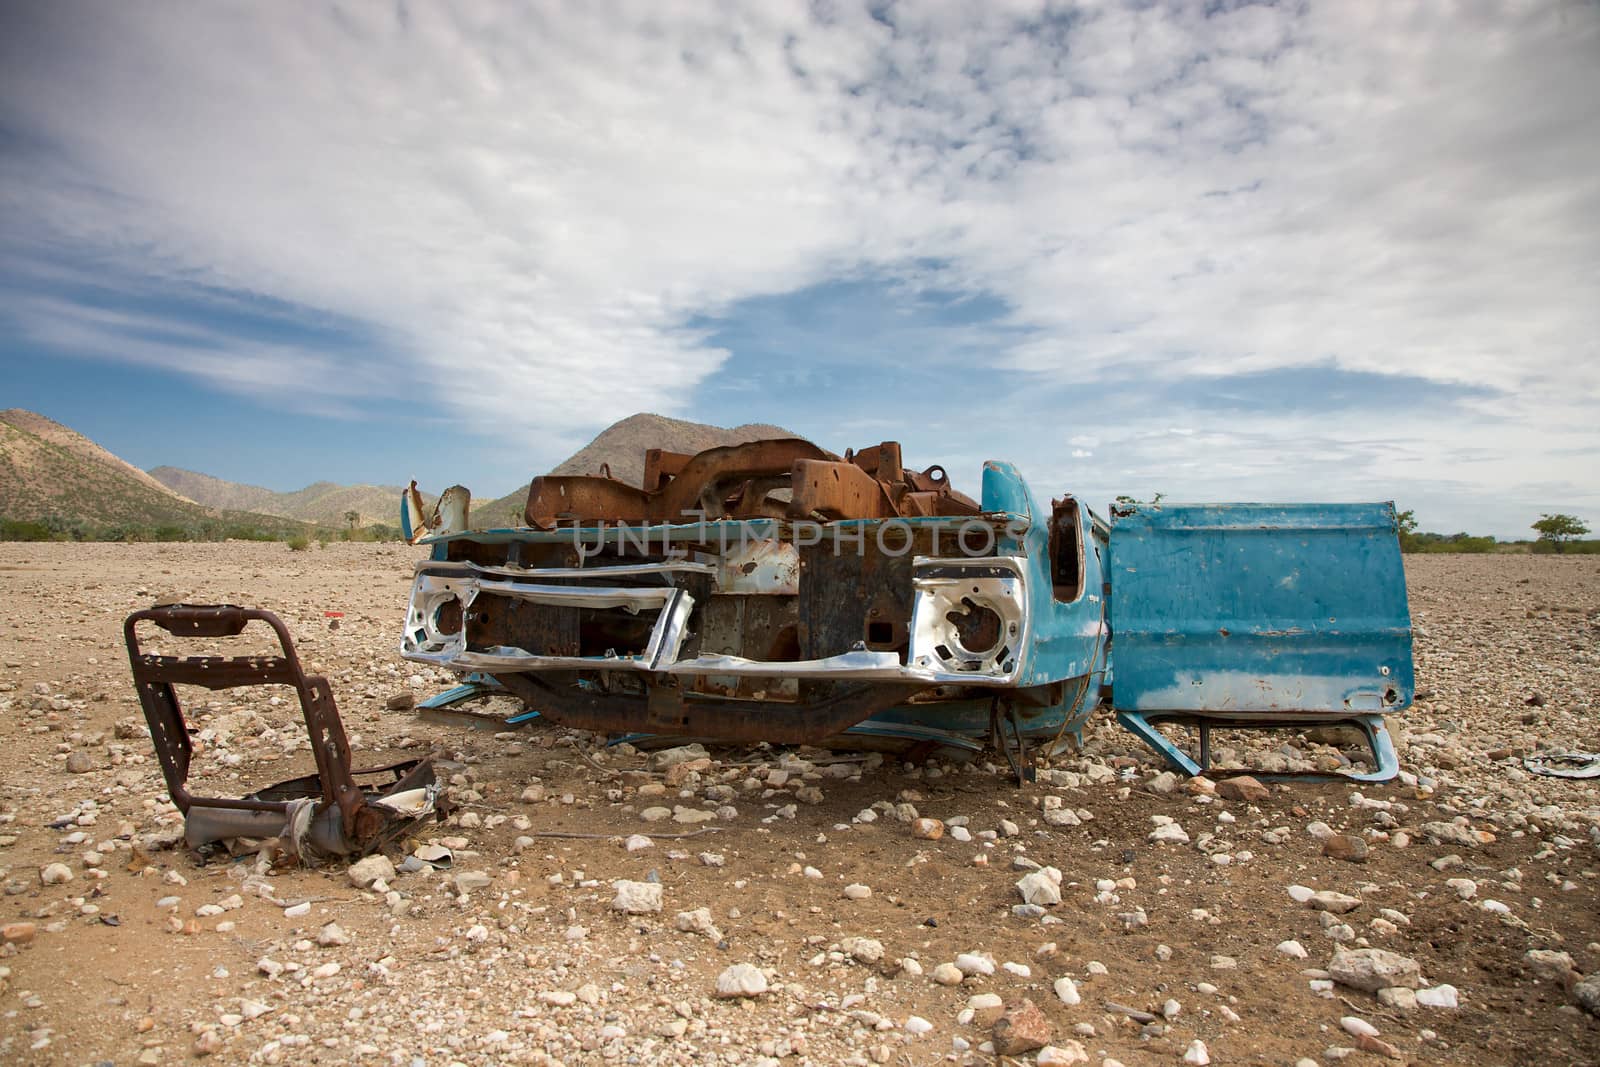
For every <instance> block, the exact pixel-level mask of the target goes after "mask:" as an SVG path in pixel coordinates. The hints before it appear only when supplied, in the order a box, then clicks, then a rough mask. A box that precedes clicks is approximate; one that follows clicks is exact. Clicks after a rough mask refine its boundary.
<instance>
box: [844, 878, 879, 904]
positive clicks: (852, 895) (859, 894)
mask: <svg viewBox="0 0 1600 1067" xmlns="http://www.w3.org/2000/svg"><path fill="white" fill-rule="evenodd" d="M844 896H845V899H846V900H866V899H867V898H868V897H870V896H872V889H871V888H870V887H869V886H864V885H862V884H861V883H860V882H852V883H850V884H849V885H847V886H845V887H844Z"/></svg>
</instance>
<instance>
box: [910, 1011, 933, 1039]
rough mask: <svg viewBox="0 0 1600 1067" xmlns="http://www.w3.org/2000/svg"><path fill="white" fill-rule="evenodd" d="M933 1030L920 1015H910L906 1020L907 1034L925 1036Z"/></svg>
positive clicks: (930, 1024) (931, 1025)
mask: <svg viewBox="0 0 1600 1067" xmlns="http://www.w3.org/2000/svg"><path fill="white" fill-rule="evenodd" d="M932 1029H933V1024H932V1023H930V1022H929V1021H928V1020H926V1019H924V1018H923V1017H922V1016H920V1015H912V1016H910V1017H908V1018H907V1019H906V1025H905V1030H906V1033H908V1034H925V1033H927V1032H928V1031H930V1030H932Z"/></svg>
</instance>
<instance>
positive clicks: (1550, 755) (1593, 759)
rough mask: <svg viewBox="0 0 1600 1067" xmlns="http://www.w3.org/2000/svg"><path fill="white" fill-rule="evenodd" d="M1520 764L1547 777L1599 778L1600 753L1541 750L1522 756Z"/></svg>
mask: <svg viewBox="0 0 1600 1067" xmlns="http://www.w3.org/2000/svg"><path fill="white" fill-rule="evenodd" d="M1522 765H1523V766H1524V767H1526V768H1527V769H1528V770H1529V771H1532V772H1533V773H1534V774H1542V775H1544V776H1545V777H1547V778H1600V755H1596V754H1595V753H1593V752H1543V753H1540V754H1539V755H1537V756H1524V757H1523V758H1522Z"/></svg>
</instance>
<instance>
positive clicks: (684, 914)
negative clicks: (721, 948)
mask: <svg viewBox="0 0 1600 1067" xmlns="http://www.w3.org/2000/svg"><path fill="white" fill-rule="evenodd" d="M673 925H675V926H676V927H677V928H678V929H679V930H681V931H683V932H684V933H686V934H704V935H706V936H707V937H709V938H710V939H711V940H713V941H721V940H722V931H721V930H719V929H717V924H716V921H715V919H713V918H712V915H711V909H710V908H696V909H694V910H693V911H680V912H678V914H677V916H676V918H674V920H673Z"/></svg>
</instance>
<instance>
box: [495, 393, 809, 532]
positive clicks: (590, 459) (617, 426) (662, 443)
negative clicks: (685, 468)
mask: <svg viewBox="0 0 1600 1067" xmlns="http://www.w3.org/2000/svg"><path fill="white" fill-rule="evenodd" d="M794 436H796V435H795V434H793V433H791V432H790V431H788V430H785V429H784V428H783V427H781V426H772V425H768V424H766V423H757V422H752V423H745V424H744V425H742V426H734V427H731V428H725V427H722V426H711V425H708V424H706V423H703V422H688V421H685V420H683V419H669V418H667V417H666V416H665V415H651V414H649V413H647V412H640V413H639V414H637V415H629V416H628V417H627V418H625V419H623V420H621V421H620V422H614V423H612V424H611V425H610V426H608V427H606V428H605V429H604V430H601V431H600V433H599V434H598V435H596V436H595V439H594V440H592V441H590V442H589V443H588V444H586V445H584V446H583V447H582V448H580V449H578V451H576V452H574V453H573V454H572V455H571V456H569V457H568V458H567V459H565V460H563V461H562V462H561V463H559V464H557V465H556V467H555V468H554V469H553V470H551V471H550V472H549V473H551V474H598V473H600V466H601V464H605V465H607V466H609V467H610V468H611V476H612V477H613V478H617V479H620V480H621V481H624V482H627V483H628V484H629V485H642V484H644V454H645V450H646V449H651V448H664V449H666V450H667V451H669V452H687V453H694V452H703V451H705V450H706V449H708V448H718V447H721V446H723V445H739V444H744V443H745V442H746V441H759V440H762V439H763V438H767V437H794ZM527 502H528V483H524V484H523V485H522V486H521V487H520V488H517V489H515V490H513V491H512V492H510V493H508V494H506V495H505V496H503V497H500V498H499V499H497V500H490V501H487V502H485V503H483V504H477V503H474V504H473V506H472V518H473V523H474V524H475V525H481V524H483V523H486V522H487V523H493V524H497V525H498V524H500V523H512V524H515V525H521V523H522V509H523V507H524V506H525V505H526V504H527Z"/></svg>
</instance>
